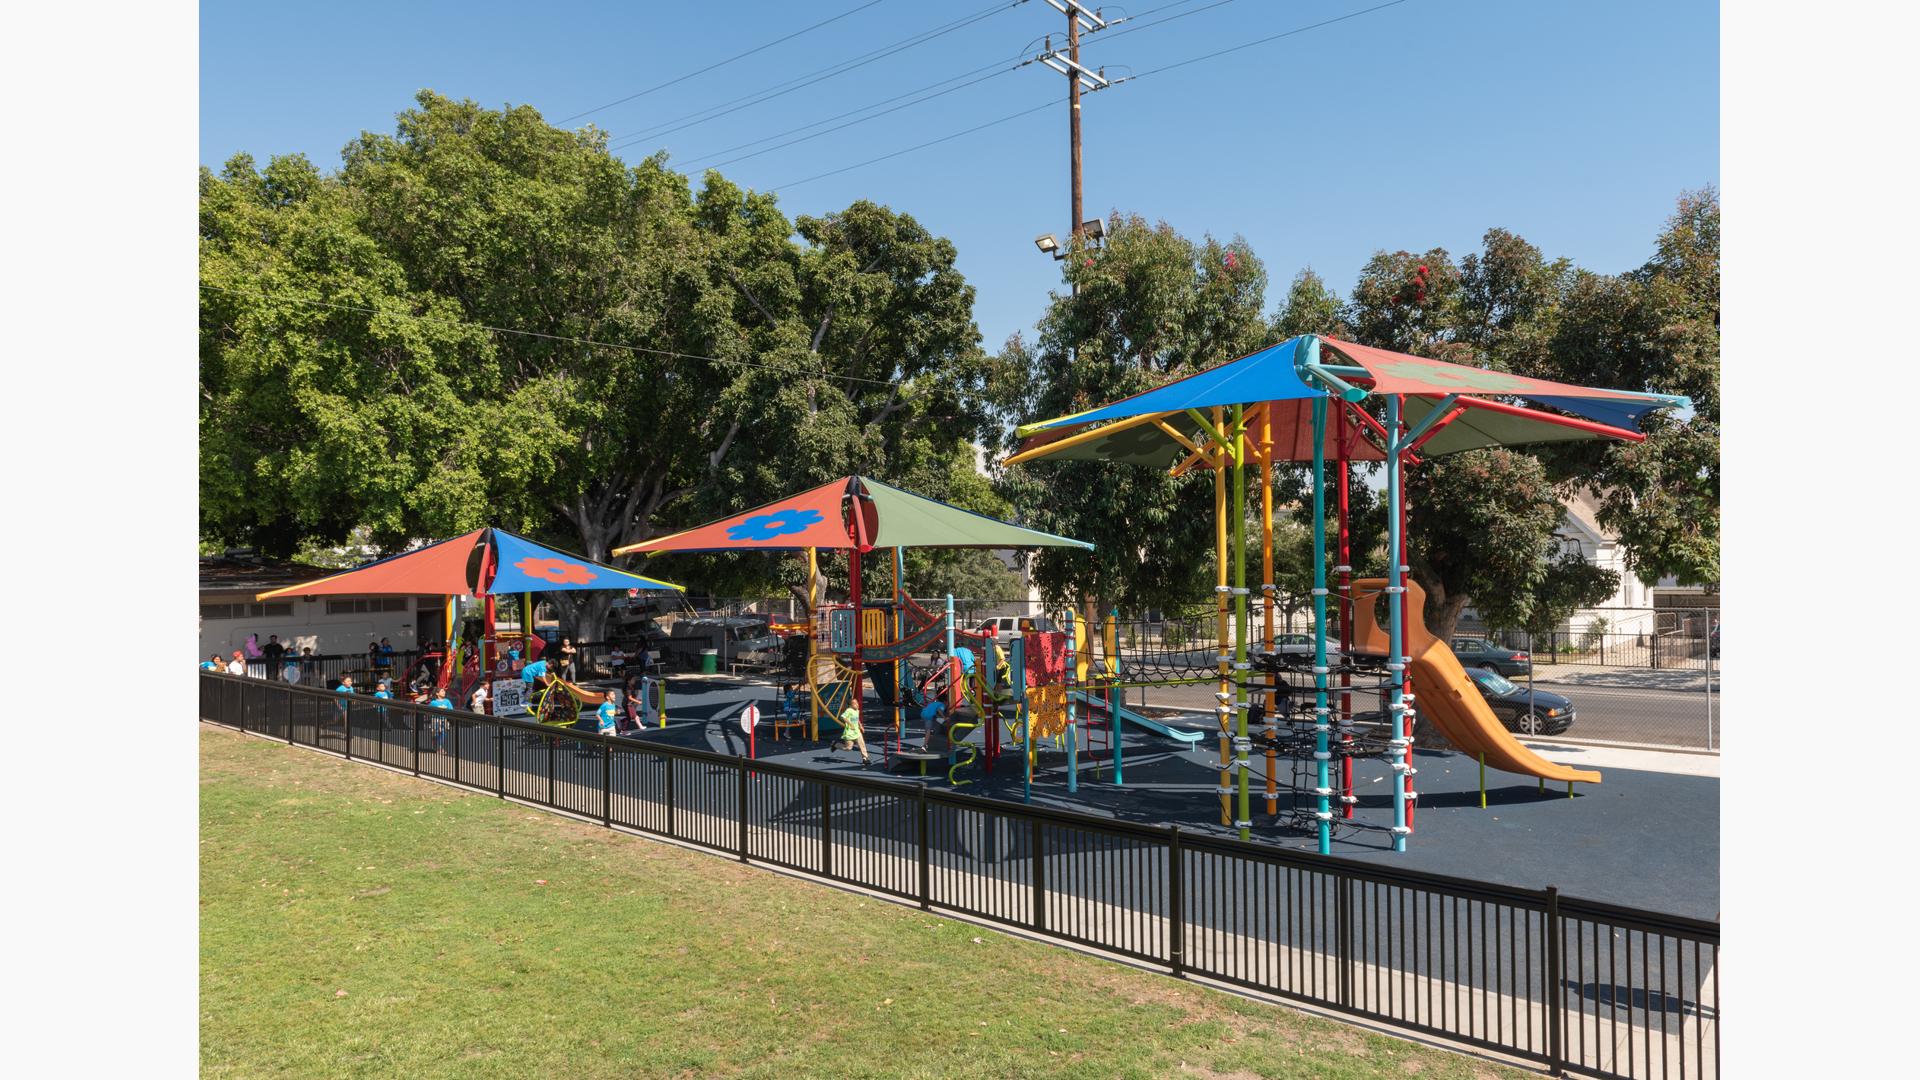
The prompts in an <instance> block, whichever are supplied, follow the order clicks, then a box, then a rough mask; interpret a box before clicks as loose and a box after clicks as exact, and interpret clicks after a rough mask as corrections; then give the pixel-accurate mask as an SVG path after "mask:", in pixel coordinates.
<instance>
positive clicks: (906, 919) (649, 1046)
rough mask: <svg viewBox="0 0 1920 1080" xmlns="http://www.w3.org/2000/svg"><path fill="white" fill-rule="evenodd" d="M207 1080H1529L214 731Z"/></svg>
mask: <svg viewBox="0 0 1920 1080" xmlns="http://www.w3.org/2000/svg"><path fill="white" fill-rule="evenodd" d="M200 769H201V772H200V784H201V786H200V839H201V848H200V957H201V959H200V965H201V978H200V1039H201V1042H200V1053H201V1066H202V1072H203V1074H204V1075H209V1076H249V1077H251V1076H316V1077H337V1076H380V1077H387V1076H508V1077H516V1078H518V1077H526V1076H535V1075H551V1076H566V1077H582V1076H635V1075H644V1076H712V1075H728V1076H778V1077H795V1076H832V1077H858V1076H986V1077H1014V1076H1073V1077H1087V1076H1099V1077H1109V1076H1138V1077H1147V1076H1185V1075H1192V1076H1210V1077H1218V1076H1235V1077H1240V1076H1247V1077H1252V1076H1287V1077H1292V1076H1301V1077H1308V1076H1310V1077H1371V1076H1396V1077H1404V1076H1421V1077H1495V1076H1523V1075H1527V1074H1524V1073H1520V1072H1516V1071H1512V1070H1507V1069H1503V1068H1500V1067H1498V1066H1494V1065H1491V1064H1488V1063H1486V1062H1483V1061H1479V1060H1476V1059H1473V1058H1468V1057H1463V1056H1460V1055H1455V1054H1451V1053H1448V1052H1446V1051H1443V1050H1436V1049H1430V1048H1427V1047H1423V1046H1416V1045H1413V1044H1410V1043H1405V1042H1401V1041H1398V1040H1395V1039H1389V1038H1384V1037H1381V1036H1377V1035H1372V1034H1369V1033H1366V1032H1363V1031H1360V1030H1358V1029H1355V1028H1352V1027H1348V1026H1345V1025H1342V1024H1337V1023H1333V1022H1329V1021H1324V1020H1320V1019H1318V1018H1315V1017H1310V1016H1304V1015H1302V1014H1300V1013H1297V1012H1294V1011H1291V1010H1288V1009H1283V1008H1280V1007H1276V1006H1271V1005H1265V1004H1261V1003H1258V1002H1253V1001H1248V1000H1246V999H1244V998H1240V997H1236V996H1234V995H1231V994H1225V993H1220V992H1218V991H1214V990H1209V989H1207V988H1204V987H1200V986H1196V985H1193V984H1190V983H1183V982H1179V981H1177V980H1174V979H1170V978H1166V977H1164V976H1159V975H1154V974H1151V973H1148V972H1143V971H1137V970H1134V969H1132V968H1128V967H1126V966H1124V965H1120V964H1115V963H1110V962H1107V961H1104V960H1100V959H1097V958H1094V957H1089V956H1085V955H1082V954H1078V953H1074V952H1072V951H1069V950H1066V949H1061V948H1057V947H1053V946H1049V945H1044V944H1039V943H1036V942H1030V941H1024V940H1021V939H1018V938H1013V937H1009V936H1006V935H1003V934H999V933H996V932H994V931H991V930H986V929H982V928H980V927H978V926H973V925H970V924H968V923H963V922H957V921H955V920H953V919H949V918H942V917H939V916H936V915H929V914H926V913H924V912H920V911H916V910H913V909H911V908H903V907H899V906H896V905H893V904H888V903H883V902H880V901H877V900H870V899H866V898H863V897H860V896H856V895H853V894H850V893H845V892H841V891H839V890H837V889H831V888H827V887H825V886H821V885H815V884H813V883H811V882H805V881H799V880H795V879H793V878H788V877H784V876H781V875H779V874H775V873H772V872H770V871H767V870H760V869H754V868H751V867H747V866H742V865H739V864H737V863H733V862H729V861H727V860H726V859H724V858H718V857H714V856H710V855H704V854H700V853H697V852H692V851H687V850H683V849H681V848H677V847H674V846H672V845H668V844H659V843H654V842H651V841H648V840H643V839H640V838H638V837H634V836H627V835H622V834H618V833H613V832H609V831H607V830H605V829H601V828H598V827H595V826H591V825H585V824H581V823H578V822H573V821H568V820H565V819H562V818H558V817H555V816H553V815H551V814H546V813H542V812H539V811H535V810H530V809H527V808H525V807H520V806H515V805H513V804H510V803H504V802H501V801H500V800H498V799H494V798H490V797H487V796H483V795H471V794H465V793H462V792H458V791H455V790H453V789H450V788H447V787H443V786H440V785H437V784H433V783H429V782H426V781H422V780H415V779H412V778H410V777H405V776H400V775H397V774H394V773H390V772H385V771H382V770H379V769H374V768H371V767H368V766H365V765H360V764H352V763H348V762H344V761H340V760H338V759H334V758H328V757H324V756H322V755H319V754H315V753H312V752H310V751H306V750H298V749H294V748H291V747H287V746H282V745H277V744H273V743H268V742H265V741H262V740H259V739H253V738H248V737H246V736H242V735H238V734H234V733H231V732H226V731H219V730H213V729H205V728H203V729H202V734H201V740H200Z"/></svg>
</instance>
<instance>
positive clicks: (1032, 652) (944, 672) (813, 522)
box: [614, 476, 1092, 792]
mask: <svg viewBox="0 0 1920 1080" xmlns="http://www.w3.org/2000/svg"><path fill="white" fill-rule="evenodd" d="M910 547H983V548H1032V547H1078V548H1089V549H1090V548H1091V547H1092V545H1091V544H1087V543H1084V542H1082V541H1079V540H1072V539H1068V538H1066V537H1060V536H1054V535H1052V534H1050V533H1043V532H1038V531H1036V530H1032V529H1024V528H1021V527H1019V526H1017V525H1012V524H1010V523H1007V522H1004V521H997V520H995V519H993V518H989V517H985V516H983V515H980V514H976V513H973V512H971V511H967V510H962V509H959V508H958V507H953V506H949V505H947V504H946V503H942V502H939V501H938V500H935V499H929V498H926V497H924V496H920V495H916V494H914V493H912V492H909V491H904V490H902V489H900V488H896V487H893V486H891V485H888V484H884V483H881V482H880V481H877V480H872V479H868V478H865V477H859V476H849V477H843V478H841V479H839V480H834V481H831V482H829V483H826V484H822V485H820V486H818V487H815V488H811V489H808V490H806V491H803V492H800V493H798V494H795V495H792V496H789V497H787V498H785V499H781V500H778V501H776V502H772V503H768V504H766V505H763V506H759V507H755V508H754V509H752V510H748V511H745V512H743V513H740V514H736V515H733V516H732V517H728V518H723V519H721V520H719V521H714V522H709V523H707V524H705V525H701V526H698V527H696V528H693V529H689V530H686V531H684V532H679V533H674V534H672V535H669V536H663V537H658V538H655V539H653V540H648V541H645V542H643V543H639V544H633V545H630V546H628V547H623V548H619V549H616V550H615V552H614V553H615V554H618V555H626V554H638V553H647V554H659V553H663V552H668V551H680V552H691V551H738V550H762V551H767V550H773V551H797V552H800V553H802V554H803V555H804V557H805V559H806V567H807V607H808V611H809V621H808V647H807V656H806V660H805V663H804V666H803V669H802V684H803V686H804V689H805V702H804V704H805V708H806V720H805V725H806V735H807V737H808V738H809V739H819V738H821V737H822V729H823V726H824V728H825V729H826V731H827V733H828V734H829V735H837V733H838V732H839V730H840V723H839V719H838V718H839V716H840V715H841V714H842V712H843V711H844V710H845V709H846V708H847V707H848V706H849V705H851V704H853V703H856V702H857V703H858V705H857V706H856V707H858V708H859V709H860V714H861V719H862V724H863V726H864V725H866V724H867V723H868V722H869V721H870V720H872V721H878V722H880V723H881V724H883V725H884V726H885V728H886V731H887V736H888V737H887V739H886V740H885V743H884V750H885V753H886V755H887V758H888V760H889V763H891V762H892V761H893V760H894V759H896V758H897V759H904V760H911V761H917V762H918V763H919V764H920V766H921V767H922V768H924V767H925V765H926V764H927V763H928V762H930V761H936V760H941V759H943V758H944V759H945V760H946V762H947V765H946V771H947V774H948V776H949V778H950V779H953V780H954V781H955V782H956V783H964V782H965V781H963V780H961V779H960V777H959V773H960V772H961V771H962V770H964V769H965V768H967V767H969V766H970V765H972V764H973V763H974V762H976V761H978V762H980V763H981V764H982V765H984V766H985V767H987V768H991V767H992V765H993V763H994V762H995V760H997V759H998V757H999V756H1000V754H1001V752H1002V750H1003V749H1008V748H1017V749H1020V750H1021V751H1022V752H1023V754H1024V756H1025V760H1026V767H1027V770H1028V784H1029V789H1028V790H1029V792H1030V791H1031V776H1032V768H1033V764H1034V759H1035V755H1036V753H1037V751H1036V749H1035V746H1036V745H1037V741H1038V740H1057V741H1060V742H1062V744H1063V745H1064V746H1065V748H1066V751H1067V753H1068V755H1069V757H1072V756H1073V755H1075V754H1076V753H1077V745H1076V742H1075V732H1074V731H1073V704H1072V702H1071V701H1070V700H1069V698H1068V696H1067V694H1066V692H1065V690H1064V689H1060V688H1059V687H1061V686H1063V682H1062V680H1063V679H1064V671H1063V668H1062V666H1061V665H1063V664H1064V659H1062V660H1061V661H1060V663H1059V664H1056V663H1055V657H1061V658H1064V657H1065V656H1066V655H1067V654H1068V650H1069V646H1068V645H1067V644H1066V641H1065V638H1064V635H1062V634H1059V633H1055V634H1052V635H1044V634H1041V635H1031V637H1032V640H1033V642H1034V644H1032V645H1029V643H1028V637H1027V636H1023V637H1021V638H1015V639H1013V640H1011V641H1009V642H1005V643H1002V642H1000V641H999V640H998V639H997V638H996V637H995V636H994V635H991V634H980V633H972V632H968V631H965V630H962V629H960V628H959V627H958V626H957V625H956V622H955V618H954V613H953V605H952V600H951V598H949V599H948V601H947V603H946V607H945V610H943V611H940V612H937V613H936V612H931V611H928V610H927V609H926V608H925V607H924V606H922V605H921V604H919V603H918V602H916V601H915V600H914V599H913V598H912V597H910V596H908V595H907V594H906V591H905V589H904V587H903V581H902V575H903V570H904V562H905V551H906V549H907V548H910ZM887 548H891V549H892V563H893V589H892V594H891V597H890V599H888V600H886V601H882V602H877V603H874V602H869V601H868V599H867V598H866V597H865V596H864V595H863V591H864V578H865V573H864V569H865V568H864V565H863V559H864V557H865V556H866V555H868V554H870V553H872V552H873V551H875V550H878V549H887ZM823 550H825V551H833V550H844V551H846V552H847V577H848V602H847V603H845V604H828V603H825V602H824V600H823V597H822V589H821V571H820V555H821V552H822V551H823ZM923 654H924V655H928V656H931V657H934V658H935V662H934V663H933V664H932V665H931V666H930V667H927V668H924V669H919V670H916V669H914V668H913V667H912V666H911V661H912V658H913V657H915V656H918V655H923ZM1003 670H1004V671H1005V674H1002V672H1003ZM1056 672H1059V673H1058V674H1057V673H1056ZM869 679H871V681H872V682H873V683H874V688H875V690H876V692H877V696H878V698H879V703H880V711H879V712H878V713H874V714H869V711H868V709H867V703H866V694H865V685H866V683H867V682H868V681H869ZM796 704H797V703H793V702H791V701H790V702H789V703H787V704H786V706H785V707H784V708H783V709H782V712H783V713H784V714H785V717H784V719H783V718H776V719H775V724H776V728H775V730H776V733H778V731H779V730H780V726H781V725H782V724H783V723H787V722H792V721H796V720H797V719H798V716H797V713H798V709H797V708H796V707H795V705H796ZM910 720H919V721H921V722H922V723H923V725H924V729H923V730H924V732H925V737H924V739H923V741H922V743H921V744H920V745H917V746H915V745H909V744H908V743H907V741H906V733H907V730H908V724H909V721H910ZM976 732H978V733H979V734H980V737H981V738H982V740H983V744H984V745H983V751H975V750H973V749H972V747H970V746H968V745H966V739H967V738H969V737H971V736H972V735H973V734H974V733H976ZM1003 735H1004V736H1005V738H1004V739H1003V737H1002V736H1003ZM963 755H964V756H963ZM1070 782H1071V781H1070Z"/></svg>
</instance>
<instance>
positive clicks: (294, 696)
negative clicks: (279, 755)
mask: <svg viewBox="0 0 1920 1080" xmlns="http://www.w3.org/2000/svg"><path fill="white" fill-rule="evenodd" d="M283 693H284V694H285V695H286V699H287V745H288V746H292V745H293V703H294V702H295V701H296V700H298V699H299V695H298V694H295V693H293V692H291V691H283Z"/></svg>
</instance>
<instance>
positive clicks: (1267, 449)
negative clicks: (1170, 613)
mask: <svg viewBox="0 0 1920 1080" xmlns="http://www.w3.org/2000/svg"><path fill="white" fill-rule="evenodd" d="M1260 582H1261V588H1260V591H1261V593H1262V594H1263V595H1264V596H1265V599H1266V604H1265V615H1266V619H1265V620H1264V621H1265V623H1266V625H1265V627H1264V629H1263V630H1262V632H1261V640H1262V641H1264V642H1265V643H1266V649H1267V653H1268V655H1272V653H1273V614H1274V595H1273V591H1274V582H1273V402H1271V401H1269V402H1267V403H1266V404H1265V405H1263V406H1261V408H1260ZM1279 681H1280V676H1279V675H1277V674H1275V673H1274V672H1271V671H1269V672H1267V709H1266V712H1267V735H1268V739H1269V741H1268V742H1267V813H1268V814H1277V813H1279V812H1280V781H1279V778H1278V776H1277V775H1276V772H1277V768H1276V765H1275V762H1276V760H1277V759H1276V755H1275V753H1274V749H1273V742H1272V739H1273V738H1274V737H1277V736H1278V735H1279V733H1280V717H1279V716H1277V715H1275V712H1274V710H1275V709H1276V708H1277V707H1278V704H1279V701H1278V698H1277V696H1276V686H1277V685H1278V683H1279Z"/></svg>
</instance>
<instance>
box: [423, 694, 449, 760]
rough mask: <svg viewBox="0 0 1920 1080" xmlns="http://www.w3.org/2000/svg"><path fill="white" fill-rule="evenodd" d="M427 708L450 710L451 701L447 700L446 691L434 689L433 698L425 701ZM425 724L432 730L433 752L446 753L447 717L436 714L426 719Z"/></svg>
mask: <svg viewBox="0 0 1920 1080" xmlns="http://www.w3.org/2000/svg"><path fill="white" fill-rule="evenodd" d="M427 708H429V709H445V710H447V711H448V712H452V711H453V702H451V701H448V700H447V692H446V691H445V690H444V689H436V690H435V691H434V692H433V700H432V701H429V702H427ZM427 726H428V728H429V729H430V730H432V732H433V752H434V753H436V754H444V753H446V752H447V718H446V717H444V716H436V717H434V718H433V719H432V720H430V721H428V724H427Z"/></svg>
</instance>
